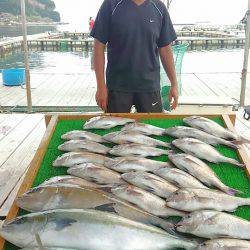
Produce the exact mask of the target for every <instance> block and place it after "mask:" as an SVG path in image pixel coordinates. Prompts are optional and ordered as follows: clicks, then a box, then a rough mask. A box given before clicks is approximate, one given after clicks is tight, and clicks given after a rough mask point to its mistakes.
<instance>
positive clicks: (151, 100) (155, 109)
mask: <svg viewBox="0 0 250 250" xmlns="http://www.w3.org/2000/svg"><path fill="white" fill-rule="evenodd" d="M133 105H134V106H135V108H136V111H137V112H138V113H162V112H163V106H162V99H161V93H160V91H155V92H140V93H138V92H136V93H133V92H121V91H109V95H108V110H107V112H108V113H130V111H131V108H132V106H133Z"/></svg>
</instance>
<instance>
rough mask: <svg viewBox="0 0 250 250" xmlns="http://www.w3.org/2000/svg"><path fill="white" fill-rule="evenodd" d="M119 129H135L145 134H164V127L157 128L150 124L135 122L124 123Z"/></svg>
mask: <svg viewBox="0 0 250 250" xmlns="http://www.w3.org/2000/svg"><path fill="white" fill-rule="evenodd" d="M121 131H136V132H140V133H142V134H145V135H158V136H162V135H164V134H165V129H163V128H159V127H156V126H153V125H150V124H145V123H140V122H135V123H131V124H126V125H125V126H124V127H123V128H122V129H121Z"/></svg>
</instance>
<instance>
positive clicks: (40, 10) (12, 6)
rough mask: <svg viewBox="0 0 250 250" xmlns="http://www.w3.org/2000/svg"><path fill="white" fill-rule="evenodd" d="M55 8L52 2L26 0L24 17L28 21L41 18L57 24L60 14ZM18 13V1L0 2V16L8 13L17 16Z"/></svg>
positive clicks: (5, 0) (46, 0) (49, 0)
mask: <svg viewBox="0 0 250 250" xmlns="http://www.w3.org/2000/svg"><path fill="white" fill-rule="evenodd" d="M55 7H56V6H55V3H54V2H53V1H52V0H26V15H27V17H28V19H29V18H35V17H41V18H43V19H50V20H52V21H55V22H59V21H60V14H59V13H58V12H57V11H55ZM20 12H21V10H20V1H19V0H0V14H3V13H8V14H11V15H14V16H19V15H20Z"/></svg>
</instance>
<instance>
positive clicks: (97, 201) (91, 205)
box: [16, 184, 174, 233]
mask: <svg viewBox="0 0 250 250" xmlns="http://www.w3.org/2000/svg"><path fill="white" fill-rule="evenodd" d="M16 204H17V206H18V207H20V208H22V209H24V210H26V211H29V212H42V211H46V210H52V209H76V208H77V209H95V210H98V211H104V212H105V211H106V212H110V213H115V214H118V215H120V216H123V217H125V218H128V219H131V220H135V221H138V222H142V223H145V224H149V225H154V226H157V227H160V228H162V229H164V230H166V231H168V232H172V233H173V228H174V225H173V224H172V223H170V222H167V221H166V220H163V219H161V218H159V217H157V216H154V215H151V214H149V213H147V212H145V211H143V210H141V209H139V208H137V207H135V206H133V205H131V204H130V203H128V202H125V201H122V200H120V199H118V198H117V197H115V196H114V195H113V194H111V193H107V192H104V191H102V190H100V189H96V188H91V187H79V186H72V185H65V184H51V185H47V186H43V185H41V186H38V187H35V188H32V189H30V190H28V191H27V192H26V193H24V194H22V195H21V196H19V197H18V198H17V199H16Z"/></svg>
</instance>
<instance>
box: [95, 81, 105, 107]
mask: <svg viewBox="0 0 250 250" xmlns="http://www.w3.org/2000/svg"><path fill="white" fill-rule="evenodd" d="M95 99H96V103H97V105H98V106H99V107H100V108H101V109H102V110H103V111H104V112H107V107H108V90H107V86H106V85H105V84H104V85H103V86H102V87H98V88H97V91H96V95H95Z"/></svg>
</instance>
